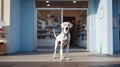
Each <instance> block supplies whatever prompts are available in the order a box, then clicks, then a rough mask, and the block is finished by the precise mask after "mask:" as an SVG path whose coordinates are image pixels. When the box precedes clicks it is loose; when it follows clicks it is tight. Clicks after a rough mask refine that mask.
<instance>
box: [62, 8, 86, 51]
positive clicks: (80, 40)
mask: <svg viewBox="0 0 120 67" xmlns="http://www.w3.org/2000/svg"><path fill="white" fill-rule="evenodd" d="M63 21H64V22H65V21H68V22H71V23H72V24H73V28H72V29H71V30H70V34H71V41H70V47H71V48H77V49H87V10H64V11H63Z"/></svg>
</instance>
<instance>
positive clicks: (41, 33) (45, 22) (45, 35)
mask: <svg viewBox="0 0 120 67" xmlns="http://www.w3.org/2000/svg"><path fill="white" fill-rule="evenodd" d="M61 15H62V14H61V9H37V49H49V48H53V46H54V41H55V37H54V34H53V29H55V33H56V35H58V34H59V33H60V32H61V27H60V24H61V21H62V16H61Z"/></svg>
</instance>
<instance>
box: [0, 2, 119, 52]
mask: <svg viewBox="0 0 120 67" xmlns="http://www.w3.org/2000/svg"><path fill="white" fill-rule="evenodd" d="M2 1H4V2H2ZM38 1H44V0H0V3H4V4H1V5H0V6H1V10H0V11H1V12H0V18H3V19H1V21H4V22H5V24H6V27H7V33H8V36H7V39H8V47H7V53H16V52H33V51H35V50H36V46H37V44H38V43H37V41H38V40H37V31H36V28H37V22H36V20H37V18H36V17H37V15H38V14H37V12H38V11H39V9H40V10H41V11H42V9H44V10H48V9H49V10H56V8H52V7H49V8H47V7H44V8H42V9H41V7H39V8H37V7H36V4H37V3H36V2H38ZM51 1H52V0H50V2H51ZM60 1H62V0H60ZM68 1H69V2H70V1H72V0H68ZM77 1H87V3H88V7H87V9H82V10H86V11H87V41H86V45H87V48H86V50H88V51H94V52H101V53H102V54H115V53H120V44H119V39H120V37H119V22H120V21H119V12H120V11H119V8H120V7H119V5H120V4H119V3H120V2H119V0H77ZM2 7H3V8H2ZM68 7H69V6H68ZM77 8H78V7H77ZM73 9H74V8H73ZM57 10H60V15H61V18H62V17H63V14H61V13H63V11H64V10H66V9H65V8H63V9H62V8H59V9H58V8H57ZM68 10H70V9H68ZM75 10H76V9H75ZM80 10H81V9H79V11H80ZM66 11H67V10H66ZM61 21H63V19H61ZM43 38H44V37H43ZM40 43H41V42H40ZM50 44H51V43H50Z"/></svg>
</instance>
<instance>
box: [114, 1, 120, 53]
mask: <svg viewBox="0 0 120 67" xmlns="http://www.w3.org/2000/svg"><path fill="white" fill-rule="evenodd" d="M113 19H114V20H113V24H114V26H115V28H113V50H114V53H118V52H120V45H119V7H118V0H113Z"/></svg>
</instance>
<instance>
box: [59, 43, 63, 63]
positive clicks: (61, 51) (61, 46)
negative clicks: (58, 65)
mask: <svg viewBox="0 0 120 67" xmlns="http://www.w3.org/2000/svg"><path fill="white" fill-rule="evenodd" d="M60 60H61V61H63V43H62V42H61V43H60Z"/></svg>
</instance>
